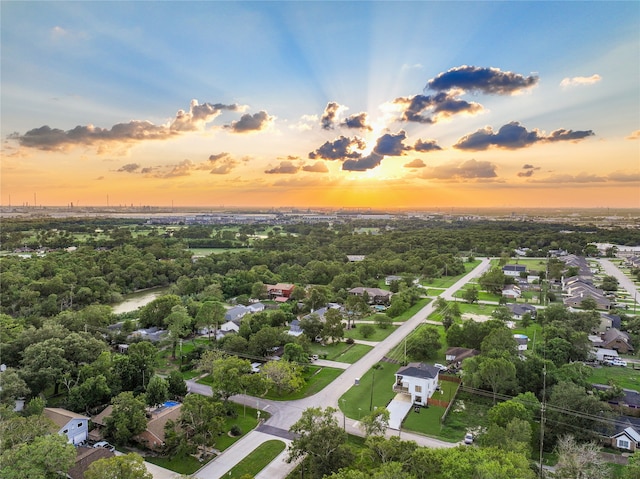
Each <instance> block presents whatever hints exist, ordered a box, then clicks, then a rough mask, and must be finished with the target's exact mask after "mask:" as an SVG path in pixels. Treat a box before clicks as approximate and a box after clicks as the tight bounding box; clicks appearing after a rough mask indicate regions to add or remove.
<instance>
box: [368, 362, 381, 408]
mask: <svg viewBox="0 0 640 479" xmlns="http://www.w3.org/2000/svg"><path fill="white" fill-rule="evenodd" d="M379 367H380V366H379V365H378V364H376V365H374V366H373V368H372V369H373V378H372V379H371V396H370V398H369V411H371V410H372V409H373V385H374V384H375V382H376V370H377V369H378V368H379Z"/></svg>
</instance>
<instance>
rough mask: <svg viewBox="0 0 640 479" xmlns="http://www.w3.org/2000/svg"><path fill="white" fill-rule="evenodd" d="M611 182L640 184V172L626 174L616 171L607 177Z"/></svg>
mask: <svg viewBox="0 0 640 479" xmlns="http://www.w3.org/2000/svg"><path fill="white" fill-rule="evenodd" d="M607 179H608V180H609V181H619V182H621V183H627V182H640V171H636V172H635V173H626V172H624V171H614V172H613V173H610V174H609V175H608V176H607Z"/></svg>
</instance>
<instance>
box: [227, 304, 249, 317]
mask: <svg viewBox="0 0 640 479" xmlns="http://www.w3.org/2000/svg"><path fill="white" fill-rule="evenodd" d="M250 312H251V310H250V309H249V308H247V307H246V306H244V305H242V304H239V305H238V306H234V307H233V308H230V309H227V311H226V312H225V313H224V319H225V321H235V320H239V319H241V318H243V317H244V316H245V315H247V314H249V313H250Z"/></svg>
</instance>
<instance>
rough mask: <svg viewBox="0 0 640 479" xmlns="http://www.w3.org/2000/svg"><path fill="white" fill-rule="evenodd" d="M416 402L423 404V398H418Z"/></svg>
mask: <svg viewBox="0 0 640 479" xmlns="http://www.w3.org/2000/svg"><path fill="white" fill-rule="evenodd" d="M416 402H417V403H420V404H422V396H416Z"/></svg>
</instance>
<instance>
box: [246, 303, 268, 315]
mask: <svg viewBox="0 0 640 479" xmlns="http://www.w3.org/2000/svg"><path fill="white" fill-rule="evenodd" d="M247 308H249V312H250V313H259V312H260V311H264V309H265V305H264V304H263V303H261V302H259V301H258V302H257V303H251V304H249V305H248V306H247Z"/></svg>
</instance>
